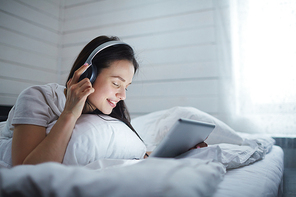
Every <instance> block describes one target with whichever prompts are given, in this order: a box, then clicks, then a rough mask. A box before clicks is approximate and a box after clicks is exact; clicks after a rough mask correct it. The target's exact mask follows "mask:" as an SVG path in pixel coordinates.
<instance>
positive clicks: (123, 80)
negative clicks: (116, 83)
mask: <svg viewBox="0 0 296 197" xmlns="http://www.w3.org/2000/svg"><path fill="white" fill-rule="evenodd" d="M112 77H113V78H118V79H119V80H120V81H122V82H125V79H124V78H122V77H121V76H112ZM130 84H132V83H129V84H128V85H130Z"/></svg>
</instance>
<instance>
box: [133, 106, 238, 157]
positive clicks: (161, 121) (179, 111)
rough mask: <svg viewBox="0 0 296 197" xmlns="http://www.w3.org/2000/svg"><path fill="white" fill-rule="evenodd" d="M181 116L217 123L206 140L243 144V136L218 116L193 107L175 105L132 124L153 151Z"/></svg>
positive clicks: (136, 119)
mask: <svg viewBox="0 0 296 197" xmlns="http://www.w3.org/2000/svg"><path fill="white" fill-rule="evenodd" d="M179 118H187V119H192V120H198V121H202V122H208V123H213V124H215V125H216V127H215V129H214V130H213V132H212V133H211V134H210V136H209V137H208V139H207V140H206V142H207V143H208V144H219V143H229V144H238V145H241V144H242V142H243V138H242V137H240V136H239V135H238V134H237V133H236V132H235V131H234V130H233V129H232V128H230V127H229V126H228V125H226V124H225V123H223V122H222V121H220V120H218V119H217V118H215V117H213V116H211V115H209V114H207V113H205V112H202V111H200V110H198V109H196V108H193V107H174V108H171V109H167V110H162V111H157V112H152V113H150V114H147V115H144V116H140V117H137V118H134V119H133V120H132V125H133V127H134V128H135V129H136V131H137V132H138V133H139V135H140V136H141V137H142V139H143V140H144V142H145V144H146V146H147V150H148V151H152V150H153V149H154V148H155V146H157V145H158V144H159V142H160V141H161V140H162V138H163V137H164V136H165V135H166V133H167V132H168V131H169V129H170V128H171V127H172V126H173V124H174V123H175V122H176V121H177V120H178V119H179Z"/></svg>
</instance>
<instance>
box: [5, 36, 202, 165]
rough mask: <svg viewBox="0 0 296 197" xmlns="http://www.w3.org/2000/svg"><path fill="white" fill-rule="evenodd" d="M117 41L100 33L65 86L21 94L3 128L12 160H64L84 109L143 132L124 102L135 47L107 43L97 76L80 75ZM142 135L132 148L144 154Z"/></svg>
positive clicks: (37, 88) (135, 66)
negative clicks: (102, 47)
mask: <svg viewBox="0 0 296 197" xmlns="http://www.w3.org/2000/svg"><path fill="white" fill-rule="evenodd" d="M117 40H119V39H118V38H116V37H106V36H100V37H97V38H95V39H93V40H92V41H91V42H89V43H88V44H87V45H86V46H85V47H84V48H83V50H82V51H81V52H80V54H79V55H78V57H77V59H76V61H75V62H74V65H73V67H72V69H71V71H70V74H69V77H68V80H67V83H66V87H64V86H60V85H58V84H47V85H43V86H32V87H30V88H28V89H26V90H24V91H23V92H22V93H21V94H20V95H19V97H18V100H17V102H16V104H15V106H14V107H13V109H12V110H11V112H10V114H9V117H8V120H7V124H6V129H5V130H4V132H3V131H2V136H6V137H12V142H11V143H12V145H11V162H12V165H14V166H15V165H20V164H38V163H43V162H48V161H55V162H59V163H62V162H63V158H64V155H65V153H66V150H67V145H68V143H69V141H70V138H71V135H72V132H73V129H74V126H75V124H76V121H77V120H78V118H79V117H80V116H81V114H97V115H99V116H100V115H101V114H102V115H109V116H111V117H113V118H116V119H118V120H120V121H122V122H124V123H125V124H126V125H127V126H128V127H129V128H130V129H131V132H134V134H135V135H137V136H138V134H137V133H136V131H135V130H134V129H133V127H132V126H131V124H130V117H129V113H128V111H127V109H126V107H125V103H124V100H125V98H126V89H127V88H128V86H129V85H130V84H131V83H132V78H133V76H134V74H135V72H136V71H137V69H138V63H137V61H136V59H135V57H134V52H133V49H132V48H131V47H130V46H129V45H127V44H124V43H123V44H115V45H111V46H108V47H106V48H104V49H103V50H101V51H100V52H99V53H98V54H95V55H94V56H93V60H92V62H91V63H92V64H93V66H95V67H96V68H97V71H96V79H95V80H94V81H92V82H90V80H89V79H88V78H81V75H82V74H83V73H85V71H86V70H87V69H88V67H89V65H88V64H87V63H85V62H86V60H87V59H88V57H89V56H90V54H93V53H92V52H93V51H94V50H95V49H97V48H98V47H101V46H102V45H105V44H106V43H110V42H112V41H117ZM81 65H82V66H81ZM52 125H53V126H52ZM50 128H51V129H50ZM48 129H50V131H48ZM98 132H99V131H98ZM137 140H139V141H141V143H140V144H141V145H140V146H143V147H141V148H140V149H141V150H140V151H139V148H137V149H138V150H136V148H134V150H129V152H133V153H132V154H133V155H135V154H137V155H140V156H139V157H143V156H144V155H145V150H146V148H145V145H144V143H142V139H141V138H140V137H139V136H138V137H137ZM125 143H129V142H125ZM138 144H139V143H138ZM199 146H204V144H199ZM138 147H139V146H138ZM134 153H135V154H134ZM146 155H147V154H146Z"/></svg>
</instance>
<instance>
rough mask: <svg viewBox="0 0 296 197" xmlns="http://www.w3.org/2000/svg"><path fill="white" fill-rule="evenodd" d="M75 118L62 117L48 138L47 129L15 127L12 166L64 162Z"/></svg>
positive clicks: (25, 126)
mask: <svg viewBox="0 0 296 197" xmlns="http://www.w3.org/2000/svg"><path fill="white" fill-rule="evenodd" d="M75 122H76V120H75V118H74V117H71V116H67V115H61V116H60V118H59V119H58V121H57V122H56V124H55V125H54V126H53V128H52V129H51V131H50V133H49V134H48V135H47V136H46V128H45V127H41V126H35V125H15V129H14V132H13V138H12V164H13V165H14V166H15V165H19V164H38V163H42V162H46V161H55V162H60V163H61V162H62V161H63V157H64V154H65V152H66V148H67V144H68V142H69V140H70V137H71V134H72V131H73V128H74V125H75Z"/></svg>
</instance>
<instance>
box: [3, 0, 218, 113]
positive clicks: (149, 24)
mask: <svg viewBox="0 0 296 197" xmlns="http://www.w3.org/2000/svg"><path fill="white" fill-rule="evenodd" d="M8 2H9V3H8ZM34 2H35V1H34V0H11V1H5V2H4V1H3V2H2V1H1V3H0V24H1V26H0V33H1V34H3V35H5V36H4V37H3V38H0V47H1V48H0V50H1V54H0V63H1V65H0V66H1V67H0V69H1V74H0V80H1V82H3V85H1V86H0V99H1V103H2V104H3V103H7V102H8V101H9V100H11V101H13V100H14V99H15V98H16V96H17V95H18V93H19V92H20V91H21V90H22V89H24V88H25V87H27V86H29V85H31V84H33V83H34V84H36V83H37V84H42V83H45V82H47V81H50V82H56V81H58V82H60V83H61V84H64V83H65V80H66V77H67V76H68V73H69V70H70V68H71V66H72V64H73V62H74V59H75V58H76V56H77V55H78V53H79V52H80V50H81V49H82V47H83V46H84V45H85V44H86V43H87V42H89V41H90V40H91V39H93V38H95V37H96V36H98V35H115V36H119V37H120V38H121V39H122V40H123V41H125V42H128V43H130V44H131V45H132V46H133V47H134V49H135V51H136V54H137V57H138V60H139V63H140V70H139V73H138V74H137V75H136V76H135V78H134V81H133V84H132V85H131V86H130V87H129V90H128V93H127V94H128V99H127V104H128V107H129V110H130V112H131V113H132V116H136V115H141V114H145V113H149V112H152V111H156V110H161V109H166V108H170V107H174V106H177V105H179V106H193V107H197V108H199V109H201V110H204V111H206V112H209V113H212V114H218V109H219V107H218V100H219V90H218V89H219V88H218V87H219V68H218V66H217V65H218V64H217V61H218V60H217V41H216V40H217V38H216V24H215V8H214V7H215V6H214V5H213V1H212V0H184V1H179V0H151V1H138V0H109V1H99V0H98V1H94V0H49V1H45V0H40V1H38V2H37V3H34ZM20 29H21V30H20ZM31 30H32V32H31ZM9 35H10V36H9ZM28 45H30V46H29V47H28ZM41 45H42V46H41ZM15 54H17V58H13V56H14V55H15ZM42 60H43V61H42ZM40 62H43V63H42V64H40ZM7 67H9V69H8V68H7ZM16 70H18V71H20V72H22V73H23V74H24V75H25V76H23V75H22V74H16V73H15V71H16ZM2 71H4V72H2ZM30 73H31V74H33V75H35V76H36V77H35V78H34V77H32V76H31V75H30ZM43 73H47V75H44V74H43ZM37 76H38V77H37ZM42 76H44V77H42ZM45 76H46V77H45ZM51 79H54V80H51ZM19 82H22V85H21V86H18V87H14V88H7V87H9V86H16V84H18V83H19ZM1 84H2V83H1Z"/></svg>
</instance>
